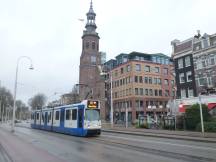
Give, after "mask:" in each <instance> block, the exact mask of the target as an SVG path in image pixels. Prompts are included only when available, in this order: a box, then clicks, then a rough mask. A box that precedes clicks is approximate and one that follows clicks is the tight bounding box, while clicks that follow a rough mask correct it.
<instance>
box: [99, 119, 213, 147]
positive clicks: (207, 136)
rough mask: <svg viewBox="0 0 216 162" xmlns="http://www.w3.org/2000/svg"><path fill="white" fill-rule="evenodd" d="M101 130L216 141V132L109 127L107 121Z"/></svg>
mask: <svg viewBox="0 0 216 162" xmlns="http://www.w3.org/2000/svg"><path fill="white" fill-rule="evenodd" d="M102 131H104V132H110V133H121V134H129V135H137V136H149V137H159V138H170V139H180V140H191V141H199V142H214V143H216V133H204V136H203V134H202V133H201V132H191V131H174V130H155V129H144V128H134V127H128V128H125V127H123V126H119V125H114V127H113V128H111V126H110V124H109V123H103V124H102Z"/></svg>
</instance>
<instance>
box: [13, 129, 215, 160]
mask: <svg viewBox="0 0 216 162" xmlns="http://www.w3.org/2000/svg"><path fill="white" fill-rule="evenodd" d="M15 135H16V136H17V137H18V138H20V139H23V140H25V141H27V142H28V143H30V144H31V145H32V146H34V147H37V148H39V149H41V150H44V152H48V153H50V154H51V155H53V156H55V157H58V158H59V159H62V160H64V161H74V162H87V161H88V162H99V161H100V162H186V161H190V162H191V161H193V162H208V161H215V162H216V144H215V143H204V142H194V141H184V140H174V139H165V138H153V137H139V136H132V135H124V134H117V133H104V132H103V133H102V135H101V136H99V137H90V138H81V137H74V136H69V135H64V134H59V133H51V132H47V131H41V130H34V129H29V128H23V127H17V128H16V133H15Z"/></svg>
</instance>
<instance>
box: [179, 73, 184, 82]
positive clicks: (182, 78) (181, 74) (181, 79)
mask: <svg viewBox="0 0 216 162" xmlns="http://www.w3.org/2000/svg"><path fill="white" fill-rule="evenodd" d="M179 80H180V83H184V82H185V76H184V73H180V74H179Z"/></svg>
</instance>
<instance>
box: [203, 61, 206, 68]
mask: <svg viewBox="0 0 216 162" xmlns="http://www.w3.org/2000/svg"><path fill="white" fill-rule="evenodd" d="M202 67H203V68H205V67H206V61H205V60H202Z"/></svg>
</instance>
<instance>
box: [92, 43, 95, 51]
mask: <svg viewBox="0 0 216 162" xmlns="http://www.w3.org/2000/svg"><path fill="white" fill-rule="evenodd" d="M92 49H93V50H94V49H95V42H92Z"/></svg>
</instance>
